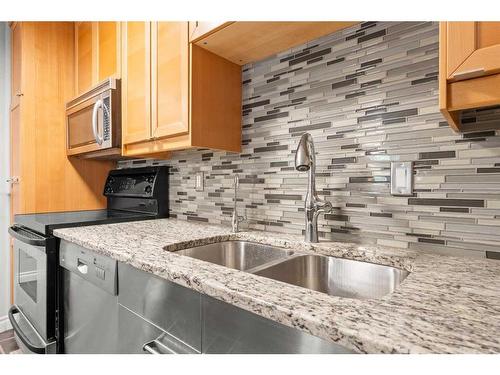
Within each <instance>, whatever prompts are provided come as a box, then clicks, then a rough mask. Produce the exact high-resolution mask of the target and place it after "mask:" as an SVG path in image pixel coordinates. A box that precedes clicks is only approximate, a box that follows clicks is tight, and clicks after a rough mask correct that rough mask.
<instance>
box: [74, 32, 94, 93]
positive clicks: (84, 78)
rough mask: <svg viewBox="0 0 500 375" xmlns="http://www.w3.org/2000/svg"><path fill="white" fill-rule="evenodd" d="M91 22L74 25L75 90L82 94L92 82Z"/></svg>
mask: <svg viewBox="0 0 500 375" xmlns="http://www.w3.org/2000/svg"><path fill="white" fill-rule="evenodd" d="M92 27H93V26H92V22H77V23H76V24H75V39H76V56H77V57H76V90H77V93H78V94H79V93H82V92H84V91H85V90H88V89H89V88H90V87H91V86H92V83H93V82H94V80H95V79H94V77H93V70H94V68H93V61H92V60H93V58H92Z"/></svg>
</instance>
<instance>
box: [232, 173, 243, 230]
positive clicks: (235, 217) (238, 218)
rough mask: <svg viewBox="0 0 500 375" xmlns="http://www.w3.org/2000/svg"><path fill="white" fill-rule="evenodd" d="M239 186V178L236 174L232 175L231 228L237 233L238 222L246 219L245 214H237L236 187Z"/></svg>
mask: <svg viewBox="0 0 500 375" xmlns="http://www.w3.org/2000/svg"><path fill="white" fill-rule="evenodd" d="M239 186H240V178H239V176H238V175H237V174H236V175H234V208H233V215H232V217H231V228H232V230H233V233H238V232H239V224H240V223H241V222H242V221H243V220H245V219H246V217H245V216H246V215H245V216H239V215H238V203H237V202H238V187H239Z"/></svg>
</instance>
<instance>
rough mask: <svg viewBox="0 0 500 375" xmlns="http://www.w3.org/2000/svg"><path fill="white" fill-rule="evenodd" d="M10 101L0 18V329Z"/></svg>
mask: <svg viewBox="0 0 500 375" xmlns="http://www.w3.org/2000/svg"><path fill="white" fill-rule="evenodd" d="M9 103H10V29H9V27H8V25H7V23H6V22H0V332H2V331H3V330H4V329H6V328H7V327H8V326H7V324H8V320H7V319H6V316H7V310H8V308H9V305H10V295H9V293H10V277H9V273H10V256H9V236H8V232H7V228H8V226H9V220H10V219H9V189H10V186H9V184H7V183H6V181H5V180H6V179H7V178H8V177H9V174H10V173H9V169H10V167H9V165H10V164H9V140H10V137H9Z"/></svg>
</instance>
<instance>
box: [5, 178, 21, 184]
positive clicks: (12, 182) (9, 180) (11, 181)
mask: <svg viewBox="0 0 500 375" xmlns="http://www.w3.org/2000/svg"><path fill="white" fill-rule="evenodd" d="M5 182H8V183H10V184H18V183H19V177H10V178H8V179H6V180H5Z"/></svg>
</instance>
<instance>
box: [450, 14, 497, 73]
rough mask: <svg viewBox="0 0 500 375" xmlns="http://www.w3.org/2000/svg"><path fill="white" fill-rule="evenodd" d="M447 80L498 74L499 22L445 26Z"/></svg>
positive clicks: (458, 23) (452, 23)
mask: <svg viewBox="0 0 500 375" xmlns="http://www.w3.org/2000/svg"><path fill="white" fill-rule="evenodd" d="M446 33H447V66H446V70H447V78H448V79H449V80H451V81H459V80H463V79H469V78H474V77H480V76H485V75H490V74H495V73H498V72H500V22H447V25H446Z"/></svg>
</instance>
